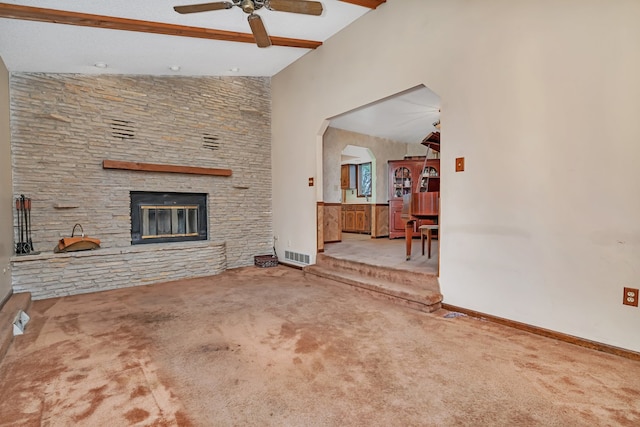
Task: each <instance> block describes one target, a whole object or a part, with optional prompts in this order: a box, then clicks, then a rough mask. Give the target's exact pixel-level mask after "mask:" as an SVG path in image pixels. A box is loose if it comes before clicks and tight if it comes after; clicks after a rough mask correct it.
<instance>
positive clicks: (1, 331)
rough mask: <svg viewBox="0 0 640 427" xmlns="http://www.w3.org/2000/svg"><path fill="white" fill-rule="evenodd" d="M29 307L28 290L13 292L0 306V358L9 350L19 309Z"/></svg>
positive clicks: (29, 296) (29, 297)
mask: <svg viewBox="0 0 640 427" xmlns="http://www.w3.org/2000/svg"><path fill="white" fill-rule="evenodd" d="M29 307H31V294H30V293H28V292H24V293H19V294H13V295H11V296H10V297H9V299H8V300H7V301H6V302H5V303H4V304H3V305H2V306H1V307H0V360H2V358H3V357H4V355H5V354H6V353H7V350H9V346H10V345H11V342H12V341H13V328H14V326H13V322H14V320H15V319H16V316H17V315H18V313H20V312H21V311H24V312H26V311H27V310H28V309H29Z"/></svg>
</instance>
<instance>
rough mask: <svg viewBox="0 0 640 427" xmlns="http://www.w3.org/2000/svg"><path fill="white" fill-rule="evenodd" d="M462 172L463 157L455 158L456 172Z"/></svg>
mask: <svg viewBox="0 0 640 427" xmlns="http://www.w3.org/2000/svg"><path fill="white" fill-rule="evenodd" d="M463 171H464V157H457V158H456V172H463Z"/></svg>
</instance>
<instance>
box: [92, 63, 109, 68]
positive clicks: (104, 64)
mask: <svg viewBox="0 0 640 427" xmlns="http://www.w3.org/2000/svg"><path fill="white" fill-rule="evenodd" d="M93 65H95V66H96V67H98V68H107V67H108V65H107V64H106V63H104V62H96V63H95V64H93Z"/></svg>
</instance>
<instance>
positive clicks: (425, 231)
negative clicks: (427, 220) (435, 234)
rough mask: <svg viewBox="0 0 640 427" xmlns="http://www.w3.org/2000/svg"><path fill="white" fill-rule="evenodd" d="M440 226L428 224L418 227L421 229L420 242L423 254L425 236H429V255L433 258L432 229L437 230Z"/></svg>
mask: <svg viewBox="0 0 640 427" xmlns="http://www.w3.org/2000/svg"><path fill="white" fill-rule="evenodd" d="M438 228H439V225H438V224H427V225H421V226H420V227H418V229H419V230H420V243H421V244H422V255H424V238H425V236H426V237H427V244H428V245H429V252H428V253H429V255H428V258H431V230H437V229H438Z"/></svg>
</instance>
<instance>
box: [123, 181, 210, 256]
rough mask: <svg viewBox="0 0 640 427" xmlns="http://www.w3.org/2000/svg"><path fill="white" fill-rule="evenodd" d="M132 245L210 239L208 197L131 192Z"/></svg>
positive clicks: (190, 194) (198, 194)
mask: <svg viewBox="0 0 640 427" xmlns="http://www.w3.org/2000/svg"><path fill="white" fill-rule="evenodd" d="M130 198H131V244H132V245H139V244H145V243H164V242H183V241H189V240H206V239H207V195H206V194H201V193H162V192H150V191H131V192H130Z"/></svg>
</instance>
